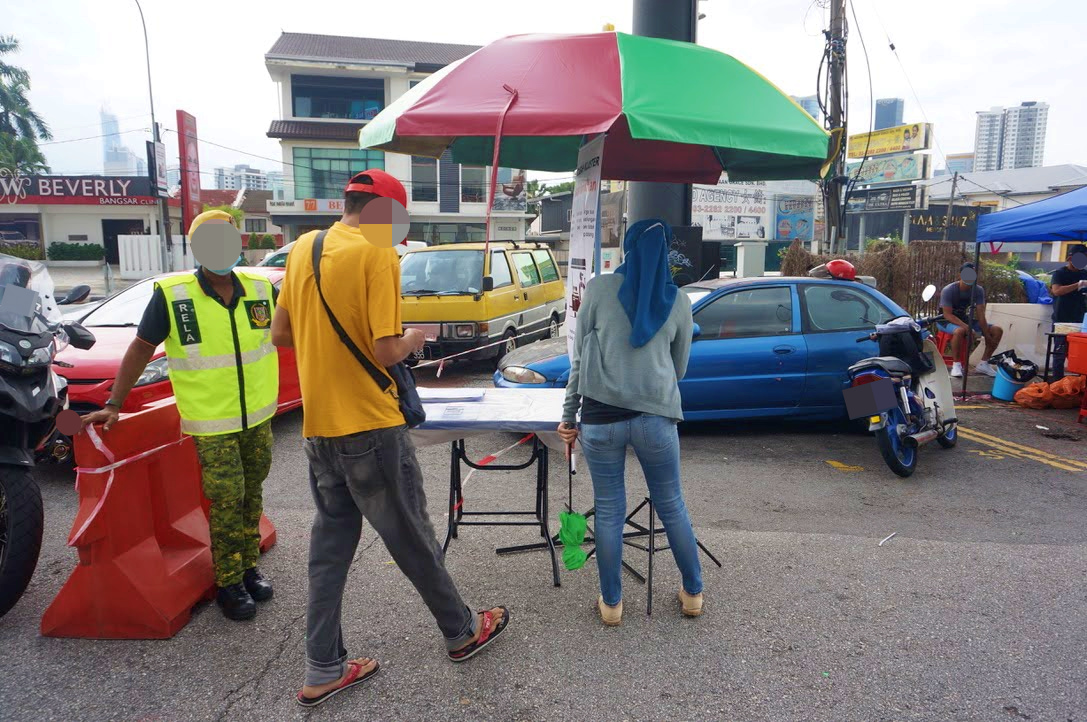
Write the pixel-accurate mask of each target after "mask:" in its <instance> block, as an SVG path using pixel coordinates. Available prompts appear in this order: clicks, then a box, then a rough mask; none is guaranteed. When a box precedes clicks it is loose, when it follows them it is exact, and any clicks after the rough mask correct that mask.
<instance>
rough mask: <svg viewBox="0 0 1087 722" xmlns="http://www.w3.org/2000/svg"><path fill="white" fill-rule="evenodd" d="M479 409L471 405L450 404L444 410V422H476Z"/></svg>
mask: <svg viewBox="0 0 1087 722" xmlns="http://www.w3.org/2000/svg"><path fill="white" fill-rule="evenodd" d="M479 408H480V407H478V406H473V405H471V404H448V405H446V406H445V408H443V409H442V420H443V421H476V420H477V419H479Z"/></svg>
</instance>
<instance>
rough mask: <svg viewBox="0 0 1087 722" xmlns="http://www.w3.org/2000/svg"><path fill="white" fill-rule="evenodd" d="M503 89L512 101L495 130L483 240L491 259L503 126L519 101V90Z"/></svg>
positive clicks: (503, 111)
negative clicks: (511, 109) (493, 216)
mask: <svg viewBox="0 0 1087 722" xmlns="http://www.w3.org/2000/svg"><path fill="white" fill-rule="evenodd" d="M502 88H503V89H505V90H506V92H508V93H509V94H510V99H509V100H507V101H506V107H505V108H503V109H502V113H501V114H500V115H499V116H498V126H497V127H496V128H495V129H494V156H493V157H492V159H491V183H490V189H489V190H488V192H487V230H486V234H487V235H486V238H484V239H483V258H484V260H485V261H486V259H488V258H490V255H489V251H490V250H491V214H492V213H493V211H494V192H495V188H496V187H497V185H498V157H499V150H500V149H501V147H502V125H503V124H504V123H505V122H506V113H508V112H510V108H512V107H513V103H514V101H515V100H517V89H516V88H511V87H510V86H508V85H503V86H502Z"/></svg>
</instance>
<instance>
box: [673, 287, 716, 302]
mask: <svg viewBox="0 0 1087 722" xmlns="http://www.w3.org/2000/svg"><path fill="white" fill-rule="evenodd" d="M679 290H681V291H683V292H684V293H686V294H687V299H688V300H689V301H690V302H691V305H692V306H693V305H695V304H696V303H698V302H699V301H701V300H702V299H703V298H705V297H706V296H708V295H710V294H711V293H713V290H711V289H709V288H702V287H701V286H683V287H682V288H680V289H679Z"/></svg>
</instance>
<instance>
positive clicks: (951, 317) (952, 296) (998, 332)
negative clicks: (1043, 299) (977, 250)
mask: <svg viewBox="0 0 1087 722" xmlns="http://www.w3.org/2000/svg"><path fill="white" fill-rule="evenodd" d="M977 277H978V275H977V269H975V268H974V264H973V263H964V264H963V266H962V274H961V276H960V278H959V280H958V281H956V282H955V283H949V284H947V285H946V286H944V290H943V291H941V292H940V309H941V310H942V311H943V312H944V317H943V319H942V320H940V321H937V324H938V325H939V327H940V330H941V331H943V332H945V333H953V334H954V335H953V336H952V337H951V357H952V358H954V359H955V362H954V364H953V365H952V366H951V375H952V376H954V377H955V378H962V362H961V361H960V360H959V359H961V358H962V357H963V356H962V355H960V354H962V348H963V344H964V343H966V338H967V333H968V332H969V330H970V326H969V325H967V324H968V318H969V315H970V299H971V296H973V299H974V306H975V312H974V331H976V332H977V333H979V334H981V335H982V336H983V337H984V338H985V352H984V353H983V354H982V356H981V363H979V364H978V365H977V369H976V370H977V372H978V373H981V374H985V375H986V376H996V370H994V369H993V367H992V366H990V365H989V357H990V356H992V355H993V351H996V347H997V346H998V345H1000V339H1001V337H1002V336H1003V335H1004V329H1002V328H1000V326H995V325H993V324H991V323H988V322H987V321H986V320H985V289H984V288H982V287H981V286H979V285H978V284H977ZM971 291H973V293H971ZM942 350H943V349H941V351H942ZM965 355H966V356H967V357H969V349H968V350H967V353H966V354H965Z"/></svg>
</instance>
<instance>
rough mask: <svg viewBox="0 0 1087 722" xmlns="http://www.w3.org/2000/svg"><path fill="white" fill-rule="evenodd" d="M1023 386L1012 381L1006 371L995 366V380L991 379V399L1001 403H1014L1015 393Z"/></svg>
mask: <svg viewBox="0 0 1087 722" xmlns="http://www.w3.org/2000/svg"><path fill="white" fill-rule="evenodd" d="M1025 385H1026V384H1025V383H1020V382H1018V381H1013V380H1012V377H1011V376H1009V375H1008V372H1007V371H1005V370H1004V369H1002V368H1000V367H999V366H997V367H996V378H995V379H993V391H992V395H993V398H994V399H1000V400H1001V401H1015V392H1016V391H1018V390H1019V389H1021V388H1023V387H1024V386H1025Z"/></svg>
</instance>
